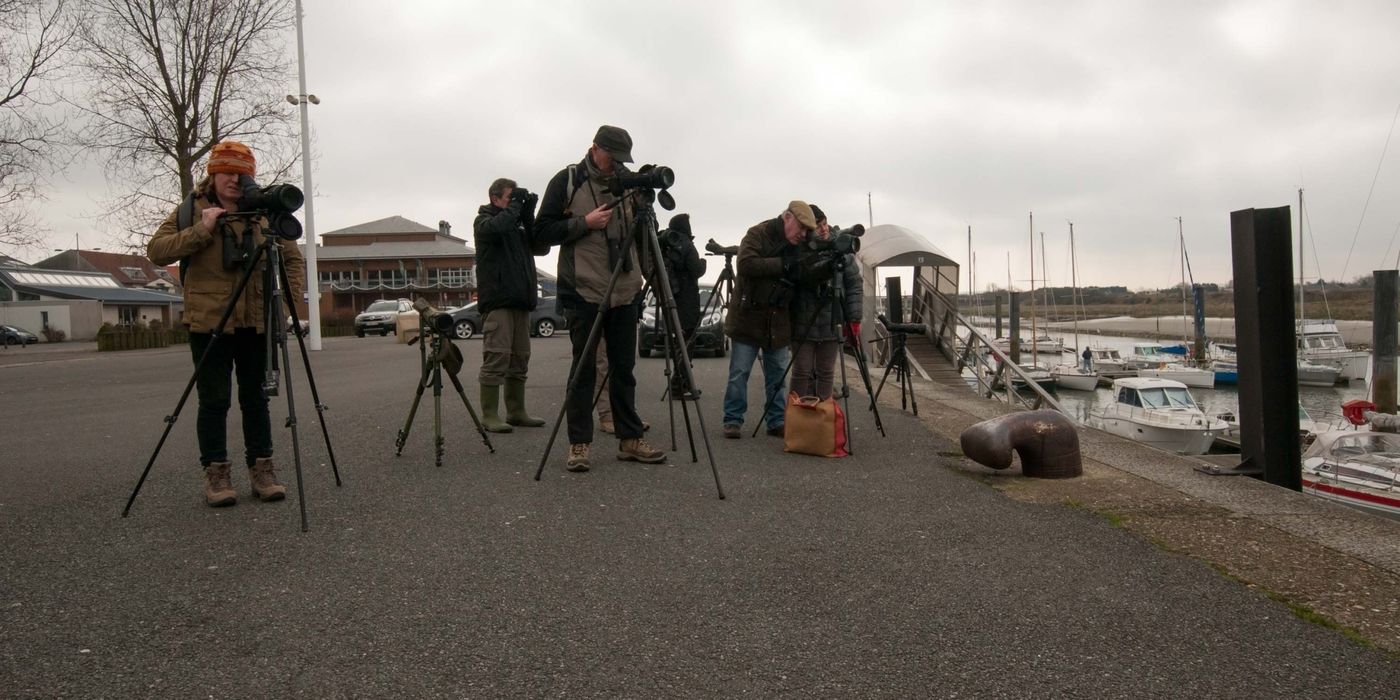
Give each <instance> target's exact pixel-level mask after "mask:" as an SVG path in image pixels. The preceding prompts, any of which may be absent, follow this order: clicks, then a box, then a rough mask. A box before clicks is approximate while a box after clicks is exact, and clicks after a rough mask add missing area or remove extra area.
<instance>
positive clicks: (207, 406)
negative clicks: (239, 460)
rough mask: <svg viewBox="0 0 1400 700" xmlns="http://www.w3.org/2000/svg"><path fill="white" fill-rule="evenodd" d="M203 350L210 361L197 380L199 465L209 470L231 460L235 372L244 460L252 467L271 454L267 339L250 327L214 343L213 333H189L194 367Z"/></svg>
mask: <svg viewBox="0 0 1400 700" xmlns="http://www.w3.org/2000/svg"><path fill="white" fill-rule="evenodd" d="M211 343H212V344H213V347H210V344H211ZM205 348H210V349H209V359H207V360H205V361H204V367H203V368H201V369H200V371H199V376H198V377H197V378H196V380H195V386H196V387H197V388H198V390H199V413H198V414H197V417H196V419H195V435H196V436H197V437H198V438H199V462H200V464H202V465H204V466H209V464H210V463H211V462H227V461H228V409H229V406H230V404H231V399H232V397H231V394H232V391H233V386H232V383H231V382H230V378H229V374H230V373H233V372H234V371H235V370H237V375H238V408H239V410H240V411H241V412H242V414H243V449H244V453H243V461H244V462H245V463H246V464H247V465H248V466H250V467H251V466H253V462H254V460H256V459H257V458H259V457H271V456H272V419H271V418H270V417H269V416H268V413H267V396H266V395H265V394H263V388H262V384H263V379H264V374H265V373H266V371H267V336H265V335H263V334H261V333H258V332H257V331H256V330H254V329H252V328H239V329H237V330H233V331H228V332H226V333H224V334H223V335H222V336H220V338H219V339H218V341H217V342H214V341H213V334H211V333H191V334H190V353H191V354H192V355H193V356H194V361H195V363H196V364H197V363H198V362H199V358H200V356H201V355H203V354H204V349H205Z"/></svg>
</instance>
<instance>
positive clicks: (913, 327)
mask: <svg viewBox="0 0 1400 700" xmlns="http://www.w3.org/2000/svg"><path fill="white" fill-rule="evenodd" d="M875 320H877V321H879V322H880V325H882V326H884V327H885V330H887V331H889V332H891V333H904V334H906V335H927V334H928V326H927V325H926V324H923V323H894V322H892V321H890V319H889V318H888V317H886V316H885V315H884V314H876V315H875Z"/></svg>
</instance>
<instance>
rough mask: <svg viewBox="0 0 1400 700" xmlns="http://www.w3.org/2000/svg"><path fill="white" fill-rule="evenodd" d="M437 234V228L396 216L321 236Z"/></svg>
mask: <svg viewBox="0 0 1400 700" xmlns="http://www.w3.org/2000/svg"><path fill="white" fill-rule="evenodd" d="M437 232H438V230H437V229H435V228H433V227H431V226H424V225H423V224H420V223H418V222H417V221H411V220H409V219H405V218H403V217H402V216H399V215H397V214H395V215H394V216H389V217H385V218H383V219H379V220H377V221H370V222H367V223H363V224H356V225H354V226H347V227H345V228H341V229H336V230H334V231H328V232H326V233H323V234H321V235H322V236H334V235H336V234H338V233H359V234H376V235H385V234H395V233H437Z"/></svg>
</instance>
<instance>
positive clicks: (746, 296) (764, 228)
mask: <svg viewBox="0 0 1400 700" xmlns="http://www.w3.org/2000/svg"><path fill="white" fill-rule="evenodd" d="M796 255H797V247H796V246H794V245H792V244H790V243H788V242H787V238H786V237H785V236H784V235H783V220H782V219H781V218H776V219H769V220H767V221H763V222H760V223H758V224H755V225H754V226H753V227H752V228H750V229H749V232H748V233H746V234H744V240H743V241H742V242H741V243H740V244H739V258H738V260H739V262H738V270H737V271H736V274H735V281H734V296H733V298H731V299H730V300H729V310H728V312H727V314H726V315H725V319H724V332H725V334H726V335H728V336H729V337H730V338H732V339H734V340H737V341H739V342H743V343H748V344H750V345H757V346H759V347H762V348H764V349H767V350H772V349H776V348H783V347H787V346H788V344H789V343H790V342H791V338H792V321H791V317H790V314H789V307H790V305H791V302H792V296H793V289H794V288H793V285H792V284H791V283H790V282H788V281H787V280H785V279H783V258H784V256H796Z"/></svg>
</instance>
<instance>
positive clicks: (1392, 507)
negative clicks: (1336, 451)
mask: <svg viewBox="0 0 1400 700" xmlns="http://www.w3.org/2000/svg"><path fill="white" fill-rule="evenodd" d="M1303 491H1305V492H1307V493H1310V494H1312V495H1314V496H1317V497H1319V498H1325V499H1327V500H1329V501H1336V502H1337V503H1344V504H1346V505H1349V506H1352V507H1354V508H1360V509H1362V510H1365V511H1370V512H1372V513H1375V514H1377V515H1384V516H1386V517H1389V518H1400V497H1398V496H1396V495H1392V494H1384V493H1379V492H1376V491H1372V490H1369V489H1362V488H1354V487H1348V486H1347V485H1343V484H1335V483H1326V482H1323V481H1320V480H1318V479H1317V478H1316V477H1313V476H1311V475H1309V474H1305V475H1304V476H1303Z"/></svg>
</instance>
